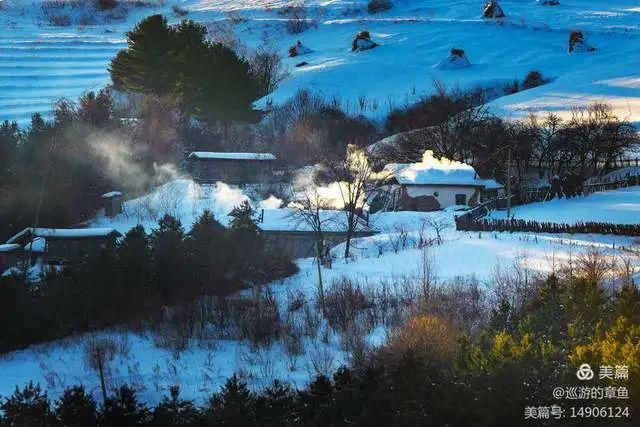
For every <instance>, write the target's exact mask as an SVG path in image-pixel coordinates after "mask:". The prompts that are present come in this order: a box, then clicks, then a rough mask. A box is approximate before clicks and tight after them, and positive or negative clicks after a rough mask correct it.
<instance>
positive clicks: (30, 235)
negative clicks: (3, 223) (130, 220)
mask: <svg viewBox="0 0 640 427" xmlns="http://www.w3.org/2000/svg"><path fill="white" fill-rule="evenodd" d="M120 236H121V234H120V233H119V232H118V231H116V230H115V229H113V228H25V229H24V230H22V231H21V232H19V233H18V234H16V235H15V236H13V237H11V238H10V239H9V240H7V244H8V245H17V246H19V247H20V248H22V254H23V255H22V256H24V257H25V258H29V259H30V260H32V261H33V260H35V259H41V261H42V263H44V264H51V265H58V264H73V263H76V262H79V261H82V260H83V259H85V258H86V257H89V256H93V255H97V254H98V253H99V252H100V250H101V249H104V248H106V247H107V246H108V245H111V244H113V243H114V242H115V239H116V238H118V237H120Z"/></svg>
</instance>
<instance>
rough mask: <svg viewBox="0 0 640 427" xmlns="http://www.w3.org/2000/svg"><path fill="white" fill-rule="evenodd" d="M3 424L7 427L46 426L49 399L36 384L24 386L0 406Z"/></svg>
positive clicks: (48, 419)
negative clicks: (2, 413)
mask: <svg viewBox="0 0 640 427" xmlns="http://www.w3.org/2000/svg"><path fill="white" fill-rule="evenodd" d="M0 410H1V411H2V412H4V419H2V421H3V424H6V425H8V426H46V425H48V424H49V422H50V417H51V413H50V409H49V398H48V397H47V393H46V392H43V391H42V390H41V389H40V386H39V385H38V384H33V382H31V381H30V382H29V384H27V385H25V386H24V388H23V389H22V390H20V389H18V387H16V390H15V392H14V393H13V394H12V395H11V396H9V397H8V398H5V399H4V402H2V403H1V404H0Z"/></svg>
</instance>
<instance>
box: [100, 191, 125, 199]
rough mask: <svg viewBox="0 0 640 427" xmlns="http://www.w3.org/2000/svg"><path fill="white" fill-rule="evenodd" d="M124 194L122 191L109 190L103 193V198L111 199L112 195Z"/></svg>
mask: <svg viewBox="0 0 640 427" xmlns="http://www.w3.org/2000/svg"><path fill="white" fill-rule="evenodd" d="M117 196H122V193H121V192H119V191H109V192H108V193H104V194H103V195H102V198H103V199H110V198H112V197H117Z"/></svg>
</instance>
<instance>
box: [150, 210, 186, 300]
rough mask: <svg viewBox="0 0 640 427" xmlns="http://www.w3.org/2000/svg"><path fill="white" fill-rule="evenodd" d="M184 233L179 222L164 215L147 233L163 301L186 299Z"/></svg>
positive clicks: (156, 279) (156, 280)
mask: <svg viewBox="0 0 640 427" xmlns="http://www.w3.org/2000/svg"><path fill="white" fill-rule="evenodd" d="M184 239H185V235H184V230H183V228H182V224H181V223H180V221H179V220H178V219H176V218H174V217H172V216H171V215H168V214H167V215H165V216H164V217H162V219H160V221H159V222H158V228H157V229H155V230H153V232H152V233H151V249H152V256H153V269H154V279H155V284H156V286H157V287H158V290H159V292H160V295H161V297H162V299H163V301H164V303H166V304H170V303H172V302H177V300H178V299H180V298H189V297H190V296H191V294H192V291H191V290H190V289H189V288H188V281H187V277H186V276H187V275H186V254H187V251H186V247H185V240H184Z"/></svg>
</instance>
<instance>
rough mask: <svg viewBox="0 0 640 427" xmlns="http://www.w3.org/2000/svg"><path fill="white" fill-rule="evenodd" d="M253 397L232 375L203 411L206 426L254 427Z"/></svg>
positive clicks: (244, 385) (245, 386)
mask: <svg viewBox="0 0 640 427" xmlns="http://www.w3.org/2000/svg"><path fill="white" fill-rule="evenodd" d="M255 404H256V401H255V396H254V395H253V393H251V392H250V391H249V388H248V387H247V385H246V384H245V383H244V382H242V381H240V380H239V379H238V377H237V376H236V375H235V374H234V375H233V376H232V377H231V378H229V379H228V380H227V382H226V384H225V385H224V387H223V388H222V391H221V392H220V393H218V394H214V395H213V396H212V397H211V399H209V403H208V405H207V407H206V409H205V421H206V423H207V424H208V425H220V426H247V427H249V426H254V425H256V422H255V419H256V417H255Z"/></svg>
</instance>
